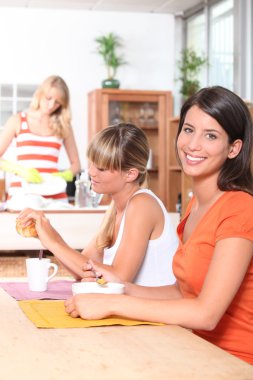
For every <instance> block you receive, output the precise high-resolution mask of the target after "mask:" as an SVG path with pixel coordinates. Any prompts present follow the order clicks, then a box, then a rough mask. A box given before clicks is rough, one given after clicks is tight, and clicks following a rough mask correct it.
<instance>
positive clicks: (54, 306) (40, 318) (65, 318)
mask: <svg viewBox="0 0 253 380" xmlns="http://www.w3.org/2000/svg"><path fill="white" fill-rule="evenodd" d="M18 304H19V306H20V308H21V309H22V310H23V312H24V313H25V315H26V316H27V317H28V318H29V319H30V320H31V321H32V322H33V323H34V324H35V326H36V327H40V328H60V329H62V328H73V327H95V326H112V325H122V326H136V325H157V326H160V325H162V324H161V323H153V322H143V321H134V320H130V319H123V318H120V317H115V318H114V317H112V318H105V319H100V320H87V319H81V318H72V317H70V316H69V315H68V314H67V313H66V312H65V308H64V302H63V301H47V300H43V301H42V300H29V301H18Z"/></svg>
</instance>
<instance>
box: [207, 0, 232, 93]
mask: <svg viewBox="0 0 253 380" xmlns="http://www.w3.org/2000/svg"><path fill="white" fill-rule="evenodd" d="M233 32H234V31H233V0H224V1H221V2H220V3H218V4H216V5H214V6H212V7H210V12H209V54H208V57H209V79H208V82H209V83H208V84H209V85H215V84H219V85H221V86H224V87H227V88H229V89H230V90H233V88H234V83H233V78H234V73H233V61H234V49H233V45H234V38H233V37H234V36H233V34H234V33H233Z"/></svg>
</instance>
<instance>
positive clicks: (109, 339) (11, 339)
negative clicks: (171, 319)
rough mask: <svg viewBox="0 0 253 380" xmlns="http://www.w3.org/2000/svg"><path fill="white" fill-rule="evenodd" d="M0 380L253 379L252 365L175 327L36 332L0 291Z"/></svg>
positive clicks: (114, 327) (13, 302)
mask: <svg viewBox="0 0 253 380" xmlns="http://www.w3.org/2000/svg"><path fill="white" fill-rule="evenodd" d="M0 310H1V313H0V326H1V345H0V373H1V379H4V380H12V379H13V380H14V379H18V380H68V379H69V380H73V379H74V380H86V379H87V380H88V379H92V380H100V379H101V380H169V379H171V380H252V379H253V367H252V366H250V365H248V364H246V363H244V362H243V361H241V360H239V359H237V358H235V357H234V356H232V355H230V354H228V353H226V352H224V351H222V350H221V349H219V348H217V347H215V346H213V345H211V344H210V343H208V342H206V341H204V340H203V339H201V338H199V337H197V336H195V335H193V334H192V333H191V332H190V331H188V330H186V329H183V328H181V327H178V326H136V327H126V326H110V327H95V328H83V329H80V328H76V329H37V328H36V327H35V326H34V325H33V324H32V322H30V320H29V319H27V317H26V316H25V315H24V314H23V312H22V311H21V309H20V308H19V306H18V304H17V302H16V301H15V300H14V299H13V298H11V297H10V296H9V295H8V294H7V293H5V292H4V291H3V290H2V289H0Z"/></svg>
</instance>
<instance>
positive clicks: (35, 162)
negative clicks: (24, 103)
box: [9, 112, 67, 199]
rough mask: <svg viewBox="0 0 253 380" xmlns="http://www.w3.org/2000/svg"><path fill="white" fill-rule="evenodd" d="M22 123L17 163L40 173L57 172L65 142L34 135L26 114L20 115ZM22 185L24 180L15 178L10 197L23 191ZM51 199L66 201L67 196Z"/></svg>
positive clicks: (59, 195)
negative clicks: (18, 191)
mask: <svg viewBox="0 0 253 380" xmlns="http://www.w3.org/2000/svg"><path fill="white" fill-rule="evenodd" d="M20 122H21V125H20V130H19V133H17V135H16V152H17V156H16V160H17V162H18V163H19V164H20V165H22V166H25V167H29V168H35V169H37V170H38V171H39V172H40V173H53V172H57V171H58V160H59V154H60V149H61V146H62V142H63V140H62V139H60V138H58V137H56V136H53V135H51V136H40V135H36V134H34V133H32V132H31V131H30V129H29V124H28V121H27V114H26V113H25V112H21V113H20ZM22 183H24V179H22V178H20V177H18V176H15V177H14V178H13V179H12V181H11V183H10V188H9V195H13V194H14V193H15V194H16V193H17V190H18V189H20V190H21V189H22ZM12 190H14V191H12ZM45 197H47V196H45ZM50 198H54V199H66V198H67V194H66V193H65V192H64V193H60V194H56V195H53V196H50Z"/></svg>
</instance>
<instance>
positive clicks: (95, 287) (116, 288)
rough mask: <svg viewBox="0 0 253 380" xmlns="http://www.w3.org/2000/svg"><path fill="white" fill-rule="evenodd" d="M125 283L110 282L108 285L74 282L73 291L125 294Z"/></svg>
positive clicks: (76, 292) (79, 292) (75, 292)
mask: <svg viewBox="0 0 253 380" xmlns="http://www.w3.org/2000/svg"><path fill="white" fill-rule="evenodd" d="M124 288H125V285H123V284H120V283H116V282H108V283H107V284H106V285H103V286H101V285H99V284H97V283H96V282H74V284H72V293H73V294H74V295H75V294H81V293H104V294H123V293H124Z"/></svg>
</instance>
